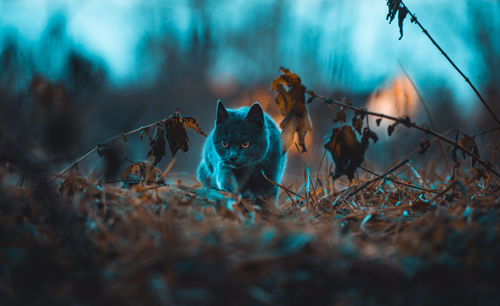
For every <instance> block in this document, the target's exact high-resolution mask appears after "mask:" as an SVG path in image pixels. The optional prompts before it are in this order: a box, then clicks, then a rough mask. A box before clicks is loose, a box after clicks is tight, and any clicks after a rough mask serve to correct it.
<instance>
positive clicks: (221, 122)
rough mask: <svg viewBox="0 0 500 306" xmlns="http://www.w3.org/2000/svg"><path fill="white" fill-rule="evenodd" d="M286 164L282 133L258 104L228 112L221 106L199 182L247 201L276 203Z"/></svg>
mask: <svg viewBox="0 0 500 306" xmlns="http://www.w3.org/2000/svg"><path fill="white" fill-rule="evenodd" d="M285 165H286V155H285V154H283V153H282V151H281V139H280V130H279V129H278V126H277V125H276V123H275V122H274V120H273V119H272V118H271V117H270V116H269V115H268V114H266V113H265V112H263V110H262V107H261V106H260V104H259V103H258V102H255V103H254V104H252V106H251V107H250V108H249V107H241V108H238V109H226V108H225V107H224V105H222V103H221V102H220V101H218V103H217V119H216V121H215V128H214V129H213V130H212V132H210V134H209V135H208V137H207V139H206V142H205V147H204V150H203V155H202V160H201V162H200V165H199V166H198V179H199V180H200V181H201V182H202V183H203V184H204V185H205V186H207V187H211V188H216V189H219V190H226V191H229V192H237V193H239V194H241V195H242V196H243V197H244V198H251V199H264V200H267V201H271V202H273V203H274V202H275V201H276V198H277V195H278V191H279V190H278V187H277V186H275V185H273V184H271V183H270V182H268V181H267V180H266V179H265V178H264V177H263V175H262V172H264V173H265V175H266V176H267V177H268V178H269V179H271V180H273V181H275V182H277V183H279V182H280V181H281V176H282V174H283V170H284V168H285Z"/></svg>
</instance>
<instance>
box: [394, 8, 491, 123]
mask: <svg viewBox="0 0 500 306" xmlns="http://www.w3.org/2000/svg"><path fill="white" fill-rule="evenodd" d="M401 5H402V6H403V7H404V8H405V9H406V10H407V11H408V14H409V15H410V16H411V22H414V23H416V24H417V25H418V26H419V27H420V29H421V30H422V31H423V32H424V34H425V35H426V36H427V37H428V38H429V39H430V41H431V42H432V44H433V45H434V46H435V47H436V48H437V49H438V50H439V51H440V52H441V54H442V55H443V56H444V57H445V58H446V59H447V60H448V62H449V63H450V64H451V65H452V66H453V68H455V70H456V71H457V72H458V73H459V74H460V75H461V76H462V78H464V80H465V81H466V82H467V84H469V86H470V87H471V88H472V90H473V91H474V93H475V94H476V96H477V97H478V98H479V100H480V101H481V103H483V105H484V107H486V109H487V110H488V112H489V113H490V114H491V116H493V118H494V119H495V121H496V123H497V124H498V125H500V120H499V119H498V117H497V116H496V115H495V113H494V112H493V110H492V109H491V108H490V106H489V105H488V103H486V100H485V99H484V98H483V97H482V96H481V94H480V93H479V91H478V90H477V89H476V87H475V86H474V85H473V84H472V82H471V81H470V79H469V78H468V77H467V76H466V75H465V74H464V73H463V72H462V70H460V68H458V66H457V65H456V64H455V63H454V62H453V61H452V60H451V58H450V57H449V56H448V54H446V52H444V50H443V49H442V48H441V47H440V46H439V45H438V43H437V42H436V41H435V40H434V38H432V36H431V35H430V34H429V32H428V31H427V30H426V29H425V28H424V26H423V25H422V24H421V23H420V22H419V21H418V19H417V17H416V16H415V15H414V14H413V13H412V12H411V11H410V9H409V8H408V7H407V6H406V4H404V3H403V1H401Z"/></svg>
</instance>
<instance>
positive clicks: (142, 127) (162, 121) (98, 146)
mask: <svg viewBox="0 0 500 306" xmlns="http://www.w3.org/2000/svg"><path fill="white" fill-rule="evenodd" d="M166 121H167V118H165V119H161V120H158V121H156V122H153V123H150V124H148V125H145V126H141V127H139V128H136V129H135V130H131V131H128V132H125V133H121V134H118V135H115V136H113V137H111V138H109V139H108V140H106V141H105V142H103V143H101V144H98V145H97V146H95V147H94V148H92V149H91V150H90V151H88V152H87V153H85V154H84V155H82V156H81V157H80V158H78V159H77V160H75V161H74V162H72V163H71V164H70V165H69V166H67V167H66V168H64V169H63V170H61V171H60V172H59V173H58V174H57V175H56V176H54V177H53V178H51V179H50V180H48V181H47V182H46V183H45V185H46V184H50V183H52V182H53V181H55V180H56V179H58V178H60V177H61V176H62V175H63V174H65V173H66V172H68V171H69V170H70V169H72V168H73V167H75V166H76V165H78V164H79V163H81V162H82V161H84V160H85V159H87V158H88V157H89V156H90V155H92V154H93V153H95V152H97V150H98V149H99V148H100V147H103V146H107V145H109V144H111V143H112V142H115V141H116V140H118V139H120V138H121V139H123V138H124V137H127V136H129V135H133V134H136V133H138V132H140V131H142V130H144V129H148V128H150V127H153V126H156V125H158V124H164V123H165V122H166Z"/></svg>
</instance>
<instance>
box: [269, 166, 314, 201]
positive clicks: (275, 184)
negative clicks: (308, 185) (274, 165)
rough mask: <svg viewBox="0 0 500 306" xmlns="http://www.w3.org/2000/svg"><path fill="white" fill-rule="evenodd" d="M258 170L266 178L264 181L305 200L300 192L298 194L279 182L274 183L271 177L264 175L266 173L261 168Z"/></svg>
mask: <svg viewBox="0 0 500 306" xmlns="http://www.w3.org/2000/svg"><path fill="white" fill-rule="evenodd" d="M260 172H261V173H262V176H263V177H264V178H265V179H266V181H268V182H269V183H271V184H273V185H274V186H278V187H279V188H282V189H283V190H285V191H286V192H289V193H291V194H293V195H295V196H297V197H299V198H301V199H302V200H304V201H306V198H304V197H303V196H301V195H300V194H298V193H296V192H294V191H292V190H290V189H289V188H287V187H285V186H283V185H281V184H278V183H276V182H275V181H273V180H272V179H270V178H268V177H267V176H266V174H265V173H264V171H262V170H261V171H260Z"/></svg>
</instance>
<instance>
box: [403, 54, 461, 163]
mask: <svg viewBox="0 0 500 306" xmlns="http://www.w3.org/2000/svg"><path fill="white" fill-rule="evenodd" d="M398 62H399V61H398ZM399 67H400V68H401V70H402V71H403V73H404V75H405V76H406V78H407V79H408V81H410V84H411V86H412V87H413V89H415V92H416V93H417V95H418V98H419V100H420V102H421V103H422V105H423V107H424V110H425V114H426V115H427V118H428V119H429V124H430V125H431V128H432V129H433V130H435V129H436V127H435V126H434V121H433V120H432V116H431V112H430V111H429V109H428V108H427V104H426V103H425V101H424V98H422V95H421V94H420V92H419V91H418V89H417V87H416V86H415V83H414V82H413V80H412V79H411V78H410V76H409V75H408V73H407V72H406V70H405V69H404V67H403V65H402V64H401V63H399ZM438 143H439V151H440V152H441V155H442V156H443V160H444V163H445V165H446V168H448V171H449V170H450V169H451V167H450V164H449V163H448V158H446V153H445V152H444V148H443V143H442V142H441V140H439V139H438Z"/></svg>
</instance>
